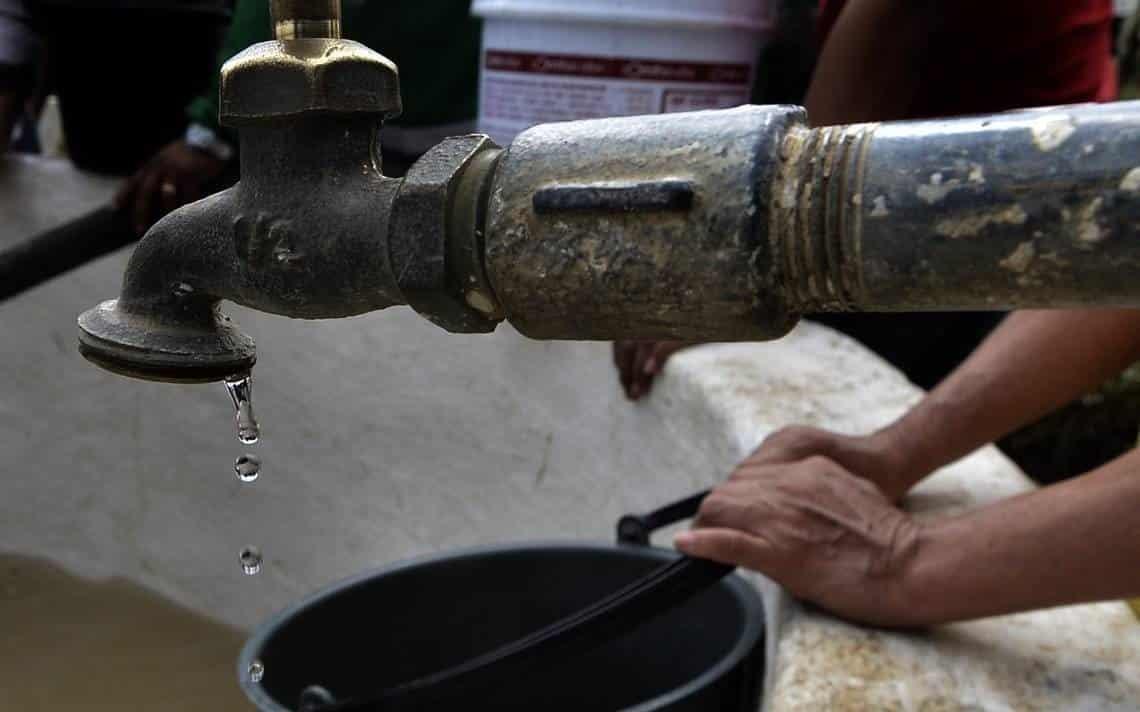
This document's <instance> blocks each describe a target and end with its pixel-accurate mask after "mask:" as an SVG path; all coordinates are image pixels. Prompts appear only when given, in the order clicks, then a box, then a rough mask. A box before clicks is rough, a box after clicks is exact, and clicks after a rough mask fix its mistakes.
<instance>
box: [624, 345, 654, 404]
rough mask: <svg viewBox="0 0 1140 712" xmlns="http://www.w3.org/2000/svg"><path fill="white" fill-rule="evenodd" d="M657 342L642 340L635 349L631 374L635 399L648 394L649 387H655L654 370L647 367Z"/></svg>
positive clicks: (632, 396)
mask: <svg viewBox="0 0 1140 712" xmlns="http://www.w3.org/2000/svg"><path fill="white" fill-rule="evenodd" d="M654 346H655V344H654V342H652V341H642V342H640V343H638V344H637V349H636V350H635V351H634V356H633V372H632V373H631V374H630V380H631V381H632V383H631V390H632V395H631V396H630V397H631V398H633V399H634V400H637V399H639V398H641V396H644V395H647V394H648V393H649V389H650V388H652V387H653V375H654V373H653V371H651V370H649V369H648V368H647V364H648V363H649V360H650V358H651V357H652V355H653V348H654Z"/></svg>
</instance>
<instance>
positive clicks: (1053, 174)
mask: <svg viewBox="0 0 1140 712" xmlns="http://www.w3.org/2000/svg"><path fill="white" fill-rule="evenodd" d="M336 5H337V3H336V2H335V1H332V2H326V1H325V0H320V1H318V0H312V1H305V0H295V1H292V2H287V1H286V0H279V2H277V3H275V6H274V12H275V15H274V17H275V21H276V27H277V31H278V36H279V39H278V40H276V41H274V42H268V43H263V44H262V45H257V46H254V47H252V48H250V49H249V50H246V51H245V52H243V53H242V54H240V55H238V56H237V57H235V58H233V59H232V60H231V61H230V62H229V63H228V64H227V65H226V67H225V68H224V70H223V77H222V80H223V81H222V97H221V98H222V102H221V105H222V114H223V120H224V121H226V122H227V123H228V124H230V125H233V126H236V127H237V128H238V130H239V132H240V134H241V149H242V177H241V180H240V182H239V183H238V184H237V185H236V186H234V187H233V188H231V189H230V190H228V191H225V192H222V193H219V194H217V195H214V196H211V197H209V198H207V199H205V200H203V201H199V202H198V203H194V204H192V205H189V206H186V207H184V208H182V209H180V210H178V211H175V212H174V213H172V214H171V215H169V216H167V217H166V218H164V219H163V220H162V221H160V222H159V223H158V224H157V225H155V226H154V228H152V229H151V231H150V232H149V233H148V235H147V236H146V237H145V238H144V240H143V241H142V242H141V243H140V245H139V247H138V248H137V250H136V252H135V254H134V255H133V256H132V258H131V261H130V264H129V266H128V268H127V272H126V274H125V276H124V282H123V289H122V293H121V296H120V298H119V299H117V300H112V301H109V302H105V303H103V304H101V305H99V306H98V307H96V308H94V309H92V310H90V311H88V312H86V313H85V314H83V315H82V316H81V318H80V345H81V350H82V351H83V352H84V354H85V355H86V356H87V357H88V358H90V359H91V360H93V361H95V362H96V363H98V364H99V365H102V366H105V367H107V368H110V369H112V370H117V371H119V372H122V373H126V374H127V375H132V376H137V377H143V378H155V379H160V380H184V381H205V380H216V379H219V378H222V377H224V376H226V375H229V374H231V373H234V372H239V371H243V370H246V369H248V368H249V367H250V366H251V365H252V363H253V359H254V349H253V343H252V341H250V340H249V339H248V338H247V337H245V336H244V335H242V334H241V333H240V332H239V331H238V330H237V329H236V328H235V327H234V326H233V325H232V324H231V323H230V322H229V321H228V319H227V318H226V317H225V316H224V315H222V314H221V312H220V311H219V309H218V305H219V303H220V301H222V300H230V301H233V302H236V303H239V304H243V305H246V306H249V307H252V308H255V309H259V310H262V311H266V312H270V313H274V314H282V315H286V316H291V317H299V318H335V317H344V316H350V315H354V314H360V313H364V312H368V311H372V310H376V309H382V308H385V307H388V306H392V305H397V304H409V305H411V306H412V307H413V308H415V309H416V310H417V311H418V312H419V313H420V314H422V315H424V316H425V317H427V318H428V319H430V320H431V321H433V322H434V323H436V324H438V325H440V326H442V327H443V328H445V329H448V330H450V331H455V332H486V331H490V330H492V329H494V328H495V326H496V325H497V324H498V323H499V322H500V321H502V320H503V319H506V320H509V321H510V322H511V323H512V324H513V325H514V326H516V327H517V328H518V329H519V330H520V331H522V332H523V333H524V334H527V335H529V336H533V337H535V338H543V339H613V338H631V337H633V338H647V339H648V338H671V339H686V340H733V339H771V338H777V337H779V336H781V335H782V334H784V333H786V332H787V331H788V330H789V329H790V328H791V327H792V326H793V325H794V324H795V322H796V321H797V320H798V318H799V317H800V315H801V314H804V313H810V312H814V311H836V310H866V311H892V310H899V311H904V310H931V309H1006V308H1013V307H1026V306H1037V307H1045V306H1074V305H1127V306H1138V305H1140V280H1137V279H1135V278H1134V276H1135V275H1136V274H1137V270H1138V268H1140V241H1137V239H1136V236H1137V228H1138V226H1140V103H1125V104H1113V105H1105V106H1095V105H1088V106H1074V107H1059V108H1052V109H1047V110H1038V111H1024V112H1013V113H1009V114H1001V115H996V116H988V117H974V118H966V119H956V120H950V121H919V122H904V123H896V124H882V125H877V124H865V125H856V126H841V127H831V128H819V129H811V128H808V125H807V117H806V115H805V113H804V111H803V110H802V109H800V108H797V107H785V106H776V107H741V108H738V109H731V110H725V111H709V112H695V113H688V114H674V115H659V116H642V117H629V118H617V119H601V120H594V121H579V122H568V123H560V124H548V125H544V126H538V127H535V128H533V129H530V130H528V131H526V132H524V133H522V134H520V135H519V136H518V137H517V138H516V139H515V140H514V141H513V142H512V144H511V145H510V146H509V147H508V148H507V149H506V150H503V149H500V148H499V147H498V146H496V145H495V144H494V143H493V142H491V141H490V140H489V139H488V138H487V137H485V136H479V135H473V136H461V137H455V138H452V139H448V140H446V141H444V142H443V143H441V144H439V145H438V146H436V147H435V148H433V149H432V150H430V151H429V152H428V153H427V154H425V155H424V156H423V157H422V158H421V159H420V160H419V161H418V162H417V163H416V164H415V165H413V166H412V168H411V169H410V171H409V172H408V174H407V176H406V177H404V178H402V179H396V178H389V177H385V176H384V175H383V173H382V170H381V168H382V156H381V153H380V150H379V136H380V132H381V130H382V124H383V122H384V120H385V119H387V118H390V117H391V116H394V115H396V114H397V113H398V112H399V109H400V99H399V81H398V74H397V72H396V68H395V66H394V65H393V64H392V63H391V62H389V61H388V60H387V59H385V58H383V57H382V56H380V55H378V54H376V53H374V52H372V51H371V50H368V49H367V48H365V47H363V46H361V45H358V44H356V43H352V42H348V41H346V40H342V39H339V37H338V34H339V31H338V30H334V29H333V24H332V23H334V22H336V23H339V16H338V15H335V13H333V12H332V11H331V10H330V8H333V7H334V6H336ZM322 23H323V24H322ZM314 33H324V35H325V36H323V37H313V36H311V35H312V34H314Z"/></svg>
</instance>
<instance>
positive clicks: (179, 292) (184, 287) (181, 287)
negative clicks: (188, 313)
mask: <svg viewBox="0 0 1140 712" xmlns="http://www.w3.org/2000/svg"><path fill="white" fill-rule="evenodd" d="M170 289H171V291H172V292H174V296H176V297H178V298H179V299H181V298H183V297H188V296H190V295H191V294H193V293H194V288H193V287H191V286H190V285H189V284H187V283H185V282H175V283H174V286H172V287H171V288H170Z"/></svg>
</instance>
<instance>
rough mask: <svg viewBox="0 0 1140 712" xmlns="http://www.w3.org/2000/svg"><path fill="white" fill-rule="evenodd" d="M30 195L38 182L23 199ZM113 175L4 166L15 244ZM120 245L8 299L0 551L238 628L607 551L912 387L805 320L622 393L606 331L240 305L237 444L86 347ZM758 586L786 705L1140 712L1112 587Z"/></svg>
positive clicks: (1, 369) (189, 408)
mask: <svg viewBox="0 0 1140 712" xmlns="http://www.w3.org/2000/svg"><path fill="white" fill-rule="evenodd" d="M36 187H38V188H39V190H41V191H44V190H48V191H50V194H51V199H50V200H48V199H44V198H43V197H42V195H41V196H40V197H39V198H36V199H34V200H33V199H32V197H31V196H30V195H29V193H30V192H31V191H32V190H34V189H35V188H36ZM109 191H110V186H108V185H107V184H106V183H105V182H100V181H95V180H91V179H83V178H80V177H78V176H76V175H75V174H74V173H73V172H71V171H70V170H64V169H61V168H60V166H58V165H57V164H42V163H39V162H34V161H22V162H13V161H9V162H8V164H7V165H5V166H4V167H3V168H2V169H0V212H2V214H3V215H4V220H3V221H2V223H0V249H2V247H3V245H4V244H5V243H7V242H10V241H12V240H14V239H16V238H18V237H22V236H24V235H25V234H27V233H29V232H30V231H32V230H34V229H42V228H46V227H50V226H51V225H54V224H56V223H57V222H59V221H61V220H63V219H65V218H66V217H68V216H69V215H74V214H77V213H78V212H79V211H81V210H82V209H83V208H84V207H85V206H93V205H94V204H95V203H96V202H98V201H100V200H102V199H104V198H106V197H107V195H108V194H109ZM126 256H127V253H126V252H124V253H121V254H116V255H114V256H111V257H109V258H106V259H104V260H101V261H99V262H98V263H95V264H92V265H89V266H87V267H85V268H83V269H81V270H78V271H76V272H73V273H71V274H69V275H67V276H65V277H63V278H61V279H57V280H56V281H54V282H53V283H51V284H48V285H45V286H42V287H40V288H37V289H35V290H33V291H31V292H28V293H25V294H24V295H21V296H20V297H18V298H16V299H14V300H10V301H8V302H6V303H0V334H2V336H0V384H3V385H2V386H0V472H2V475H0V548H3V549H6V550H9V551H15V552H18V553H21V554H27V555H36V556H43V557H48V558H50V559H53V560H55V561H59V562H61V563H63V564H65V565H67V566H69V567H71V568H73V569H76V570H79V571H82V572H85V573H87V574H90V575H110V574H115V575H118V576H122V577H125V578H128V579H130V580H133V581H136V582H139V583H142V584H145V585H146V586H148V587H151V588H153V589H155V590H156V591H158V592H160V593H161V594H163V595H164V596H167V597H169V598H170V599H172V600H174V601H177V602H179V603H181V604H183V605H186V606H188V607H190V608H192V609H194V610H196V611H199V612H202V613H204V614H206V615H209V616H211V617H213V618H215V619H217V620H219V621H222V622H225V623H229V624H232V625H236V626H240V627H245V628H249V627H251V626H253V625H255V624H256V623H257V622H258V621H259V620H261V619H262V618H263V617H264V616H266V615H268V614H270V613H272V612H274V611H275V610H277V609H279V608H281V607H283V606H285V605H286V604H288V603H290V602H291V601H294V600H295V599H297V598H298V597H299V596H302V595H304V594H306V593H309V592H311V591H313V590H314V589H316V588H318V587H321V586H324V585H326V584H329V583H331V582H333V581H335V580H337V579H339V578H342V577H345V576H348V575H350V574H353V573H357V572H359V571H361V570H364V569H369V568H374V567H377V566H380V565H383V564H387V563H389V562H392V561H393V560H396V559H402V558H406V557H409V556H413V555H417V554H421V553H426V552H432V551H439V550H444V549H450V548H456V547H468V546H472V545H476V544H484V543H497V542H506V541H519V540H533V539H549V538H575V539H593V540H598V539H601V540H608V539H610V538H611V537H612V530H613V525H614V522H615V520H616V519H617V517H618V516H619V515H621V514H622V513H625V512H629V511H639V510H645V509H649V508H653V507H655V506H658V505H661V504H664V503H666V502H668V501H670V500H672V499H675V498H677V497H680V496H683V495H686V494H689V493H692V492H694V491H696V490H698V489H700V488H702V487H707V486H709V485H711V484H713V483H714V482H716V481H718V480H719V479H720V478H721V477H723V476H724V475H725V474H726V473H727V471H728V470H729V468H730V467H731V466H732V464H733V463H734V462H735V461H736V460H737V459H738V458H739V457H740V456H742V455H743V454H744V453H746V452H748V451H749V450H751V449H752V448H753V447H754V446H755V445H756V444H757V443H759V442H760V441H761V440H762V439H763V437H764V436H765V435H766V434H767V433H769V432H771V430H773V429H774V428H777V427H780V426H782V425H785V424H788V423H793V422H800V423H812V424H819V425H825V426H828V427H833V428H837V429H840V430H847V431H860V430H865V429H867V428H871V427H875V426H877V425H879V424H881V423H883V422H885V421H887V420H889V419H890V418H892V417H893V416H894V415H895V414H897V413H898V412H899V411H901V410H902V409H903V408H904V407H905V406H906V405H907V404H908V403H909V402H911V401H912V400H913V399H915V398H916V397H917V396H918V393H917V391H916V390H915V389H914V388H913V387H912V386H910V385H909V384H907V383H906V382H905V381H904V379H903V378H902V377H901V376H899V375H898V374H897V373H896V372H895V371H893V370H892V369H890V368H889V367H888V366H886V365H885V364H883V363H882V362H881V361H880V360H879V359H877V358H876V357H874V356H873V355H871V354H869V353H868V352H866V351H865V350H863V349H862V348H861V347H859V346H858V345H856V344H854V343H853V342H851V341H849V340H847V339H846V338H844V337H841V336H839V335H837V334H835V333H833V332H830V331H828V330H826V329H823V328H822V327H818V326H813V325H805V326H803V327H801V328H800V329H798V330H797V331H796V332H794V333H793V335H792V336H790V337H788V338H786V339H784V340H782V341H780V342H776V343H771V344H751V345H749V344H741V345H723V346H711V347H705V348H702V349H698V350H694V351H690V352H687V353H684V354H682V355H680V356H679V357H677V358H676V359H675V360H674V361H673V362H672V363H671V364H670V367H669V369H668V370H667V373H666V375H665V377H664V379H663V382H662V383H661V384H660V387H659V388H658V389H657V390H655V392H654V394H653V396H652V397H651V398H649V399H648V400H647V401H645V402H643V403H640V404H637V405H631V404H629V403H627V402H626V401H625V400H624V398H622V397H621V395H620V394H619V390H618V387H617V383H616V377H615V375H614V373H613V367H612V365H611V362H610V356H609V351H608V346H607V345H604V344H580V343H539V342H533V341H529V340H527V339H525V338H522V337H520V336H519V335H517V334H516V333H514V332H513V331H511V330H510V329H509V328H506V327H503V328H500V329H499V331H498V332H497V333H496V334H494V335H492V336H473V337H462V336H452V335H448V334H446V333H444V332H442V331H440V330H438V329H437V328H435V327H434V326H432V325H431V324H428V323H427V322H426V321H423V320H422V319H420V318H419V317H418V316H416V315H414V314H413V313H411V312H410V311H409V310H407V309H392V310H388V311H386V312H382V313H378V314H373V315H369V316H365V317H360V318H355V319H348V320H342V321H332V322H298V321H290V320H286V319H282V318H277V317H269V316H265V315H261V314H256V313H253V312H249V311H247V310H243V309H239V308H236V307H230V310H229V313H230V314H231V316H233V318H234V319H235V320H236V321H237V322H238V323H239V324H240V325H241V326H243V327H244V328H245V329H246V330H248V331H249V332H250V333H251V334H252V335H253V336H254V338H255V339H256V340H257V344H258V355H259V361H258V365H257V367H256V369H255V370H254V380H255V387H254V402H255V408H256V410H257V412H258V415H259V417H260V420H261V424H262V428H263V440H262V442H261V443H260V444H259V445H256V446H252V447H251V448H247V447H246V446H242V445H241V444H239V443H238V442H237V440H236V439H235V435H234V426H233V419H232V408H231V406H230V404H229V402H228V400H227V397H226V394H225V392H224V390H223V389H222V387H221V386H220V385H214V386H171V385H162V384H150V383H142V382H138V381H133V380H128V379H123V378H119V377H116V376H112V375H109V374H106V373H104V372H102V371H99V370H97V369H95V368H93V367H90V366H88V365H87V364H86V363H85V362H83V360H82V359H81V358H80V357H79V355H78V354H77V353H76V351H75V346H74V344H75V316H76V315H77V314H78V313H79V312H80V311H81V310H83V309H86V308H87V307H89V306H91V305H92V304H94V303H95V302H96V301H98V300H101V299H104V298H109V297H112V296H115V294H116V293H117V291H118V283H119V279H120V277H121V273H122V268H123V266H124V264H125V261H126ZM246 449H249V450H251V451H253V452H256V453H258V454H259V455H260V456H261V458H262V460H263V463H264V464H263V474H262V476H261V479H259V480H258V481H257V482H256V483H254V484H252V485H243V484H241V483H240V482H238V481H237V480H236V478H235V477H234V475H233V473H232V464H233V460H234V458H235V457H236V456H238V455H239V454H241V453H242V452H244V451H245V450H246ZM1029 486H1030V485H1029V482H1028V480H1026V478H1025V477H1024V476H1023V475H1021V474H1020V473H1019V472H1018V471H1017V470H1016V468H1014V466H1013V465H1011V464H1010V463H1009V462H1008V461H1007V460H1005V459H1004V458H1003V457H1001V456H1000V455H999V454H998V453H997V452H996V451H995V450H993V449H987V450H984V451H982V452H980V453H978V454H975V455H974V456H972V457H970V458H968V459H967V460H964V461H963V462H961V463H959V464H958V465H956V466H954V467H951V468H948V469H947V470H945V471H943V472H941V473H939V474H938V475H937V476H936V477H934V478H932V479H931V480H930V481H929V482H928V483H926V484H925V485H924V486H923V487H922V488H921V489H920V491H919V493H918V494H916V495H915V496H914V497H913V498H912V500H911V505H912V506H914V507H918V508H922V509H929V510H942V509H945V508H956V507H967V506H974V505H976V504H977V503H979V502H982V501H989V500H992V499H995V498H998V497H1002V496H1006V495H1008V494H1011V493H1014V492H1018V491H1022V490H1024V489H1026V488H1028V487H1029ZM663 541H667V538H666V539H663ZM246 544H256V545H257V546H259V547H260V548H261V549H262V551H263V552H264V554H265V561H266V563H265V566H264V568H263V570H262V573H261V574H260V575H259V576H256V577H247V576H244V575H243V574H242V573H241V571H240V567H239V565H238V561H237V555H238V551H239V549H241V548H242V547H243V546H244V545H246ZM761 585H762V588H764V590H765V596H766V600H767V602H768V603H769V606H770V616H771V620H772V634H771V635H770V641H769V653H770V654H769V657H770V660H769V689H768V697H769V699H768V703H769V706H770V708H771V709H871V708H875V709H887V708H889V709H904V710H909V709H920V708H921V709H927V708H929V705H930V704H943V703H945V704H946V705H947V706H945V707H939V709H943V708H945V709H957V708H958V707H955V706H954V704H953V703H954V702H955V701H957V702H961V704H962V705H967V706H968V705H971V704H972V705H977V706H979V707H981V708H985V709H1025V708H1039V709H1044V708H1050V709H1059V710H1060V709H1064V710H1072V709H1134V708H1135V707H1136V706H1137V705H1140V625H1138V624H1136V622H1135V621H1134V620H1133V619H1132V617H1131V615H1130V613H1129V612H1128V611H1127V609H1126V607H1124V606H1123V605H1121V604H1115V603H1113V604H1101V605H1098V606H1085V607H1080V608H1075V609H1067V610H1062V611H1054V612H1046V613H1038V614H1033V615H1029V616H1018V617H1013V618H1005V619H996V620H994V621H986V622H982V623H976V624H969V625H964V626H952V627H949V628H946V629H942V630H940V631H937V632H935V633H933V634H927V635H900V634H888V633H882V632H875V631H868V630H864V629H860V628H856V627H853V626H849V625H846V624H843V623H840V622H837V621H834V620H833V619H830V618H829V617H827V616H823V615H821V614H818V613H808V612H804V611H802V610H800V608H799V607H798V606H797V605H795V604H794V603H793V602H790V601H788V600H786V597H784V596H783V595H782V594H781V593H780V592H779V591H778V590H777V589H775V588H774V587H773V586H771V585H763V584H761ZM1023 702H1024V703H1025V704H1024V705H1023V704H1022V703H1023Z"/></svg>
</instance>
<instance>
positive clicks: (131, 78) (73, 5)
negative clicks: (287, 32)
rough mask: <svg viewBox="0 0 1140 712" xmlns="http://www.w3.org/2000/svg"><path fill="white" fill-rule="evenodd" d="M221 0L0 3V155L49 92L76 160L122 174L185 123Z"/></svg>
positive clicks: (215, 32) (210, 51)
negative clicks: (14, 129)
mask: <svg viewBox="0 0 1140 712" xmlns="http://www.w3.org/2000/svg"><path fill="white" fill-rule="evenodd" d="M230 1H231V0H129V1H126V2H123V1H112V0H0V153H3V152H6V151H7V150H8V149H9V141H10V139H11V137H12V129H13V127H14V126H15V125H17V124H18V123H19V124H21V125H22V126H24V127H32V126H34V125H35V115H36V114H37V113H38V109H39V107H40V106H41V105H42V101H43V98H44V97H45V96H46V95H47V94H55V95H57V96H58V97H59V107H60V114H61V119H62V124H63V130H64V133H65V135H66V140H67V146H68V153H69V155H70V157H71V160H72V162H73V163H74V164H75V165H76V167H78V168H80V169H83V170H87V171H94V172H97V173H104V174H110V175H130V174H131V173H132V172H133V171H135V170H136V169H137V168H138V167H139V166H140V165H142V163H143V162H144V161H145V160H146V159H147V158H149V157H150V156H151V154H153V153H154V152H155V151H156V150H158V148H160V147H161V146H163V145H165V144H166V143H167V142H169V141H170V140H172V139H173V138H175V137H176V136H178V135H179V134H180V133H181V132H182V131H183V130H184V129H185V121H184V119H183V115H184V108H185V106H186V103H187V102H188V101H190V99H191V98H192V97H193V96H194V95H195V94H197V93H198V92H200V91H201V90H202V89H203V87H205V85H206V82H207V81H208V80H209V76H210V72H211V71H212V69H213V65H214V57H215V55H216V54H217V50H218V47H219V45H220V42H221V37H222V33H223V32H224V30H225V27H226V24H227V22H228V20H229V14H230V11H229V5H230ZM23 133H24V134H25V136H24V138H25V140H27V139H28V138H29V137H28V136H27V135H26V134H27V133H29V129H28V128H25V130H24V131H23Z"/></svg>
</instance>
